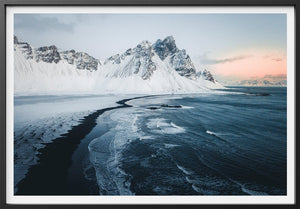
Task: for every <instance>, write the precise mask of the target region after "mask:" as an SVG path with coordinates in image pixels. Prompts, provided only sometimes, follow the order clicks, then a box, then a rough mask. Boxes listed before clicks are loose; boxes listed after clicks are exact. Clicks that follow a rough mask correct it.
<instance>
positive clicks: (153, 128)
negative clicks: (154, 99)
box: [147, 118, 185, 134]
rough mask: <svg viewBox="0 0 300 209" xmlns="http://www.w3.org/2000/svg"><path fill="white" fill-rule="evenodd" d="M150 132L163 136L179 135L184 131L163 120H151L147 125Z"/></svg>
mask: <svg viewBox="0 0 300 209" xmlns="http://www.w3.org/2000/svg"><path fill="white" fill-rule="evenodd" d="M147 127H148V128H149V129H150V132H154V133H159V134H161V133H163V134H179V133H184V132H185V129H184V128H182V127H180V126H178V125H176V124H175V123H173V122H167V120H166V119H165V118H152V119H150V120H149V122H148V123H147Z"/></svg>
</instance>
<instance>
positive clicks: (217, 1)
mask: <svg viewBox="0 0 300 209" xmlns="http://www.w3.org/2000/svg"><path fill="white" fill-rule="evenodd" d="M8 6H62V7H64V6H126V7H134V6H162V7H163V6H204V7H205V6H225V7H226V6H293V7H294V9H295V33H296V34H295V113H296V117H295V141H296V139H297V138H296V136H297V134H296V131H297V128H298V126H297V118H298V117H297V111H296V107H297V101H298V100H299V97H298V99H297V94H299V92H300V90H299V86H300V84H299V83H298V84H297V82H296V81H297V78H298V77H299V74H297V71H296V66H297V63H298V64H299V60H300V57H299V53H298V54H297V49H298V48H299V47H300V46H299V44H300V41H299V39H298V36H299V34H300V15H299V12H298V11H300V1H299V0H185V1H183V0H142V1H141V0H123V1H122V0H1V3H0V28H1V31H0V65H1V68H0V69H1V70H0V95H1V99H0V107H1V109H0V118H1V120H0V123H1V126H0V158H1V159H0V163H1V165H0V202H1V203H0V208H116V207H128V208H132V207H134V208H140V207H143V208H150V207H165V208H173V207H181V208H184V207H194V208H196V207H197V208H198V207H199V208H300V205H299V201H300V199H299V182H300V180H298V181H297V174H299V173H300V172H299V166H298V164H299V162H300V160H299V159H298V158H299V155H298V156H297V150H300V148H299V143H296V142H295V144H296V147H295V162H296V163H295V171H296V173H295V177H296V179H295V200H296V201H295V204H292V205H257V204H255V205H213V204H212V205H155V206H153V205H9V204H7V203H6V95H7V94H6V56H7V55H6V8H7V7H8ZM298 80H299V78H298ZM298 112H299V111H298Z"/></svg>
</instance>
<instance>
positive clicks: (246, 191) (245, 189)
mask: <svg viewBox="0 0 300 209" xmlns="http://www.w3.org/2000/svg"><path fill="white" fill-rule="evenodd" d="M241 189H242V191H243V192H245V193H247V194H250V195H260V196H262V195H269V194H268V193H266V192H259V191H254V190H250V189H247V188H245V187H244V186H241Z"/></svg>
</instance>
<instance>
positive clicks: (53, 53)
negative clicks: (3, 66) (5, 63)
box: [14, 36, 101, 71]
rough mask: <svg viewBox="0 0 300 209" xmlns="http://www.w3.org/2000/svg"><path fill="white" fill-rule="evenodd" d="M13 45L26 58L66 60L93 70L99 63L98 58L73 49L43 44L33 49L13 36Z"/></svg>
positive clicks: (82, 67)
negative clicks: (60, 49)
mask: <svg viewBox="0 0 300 209" xmlns="http://www.w3.org/2000/svg"><path fill="white" fill-rule="evenodd" d="M14 47H15V50H16V48H19V49H21V51H22V52H23V53H24V54H25V56H26V58H27V59H35V61H36V62H41V61H42V62H46V63H58V62H60V61H61V60H66V61H67V62H68V63H69V64H72V65H76V68H77V69H80V70H84V69H85V70H89V71H95V70H97V69H98V65H101V63H100V61H99V60H98V59H95V58H94V57H92V56H90V55H88V54H87V53H85V52H75V50H69V51H59V50H58V48H57V47H56V46H54V45H51V46H43V47H39V48H36V49H33V48H32V47H31V46H30V45H29V44H28V43H26V42H22V41H19V40H18V38H17V37H16V36H14Z"/></svg>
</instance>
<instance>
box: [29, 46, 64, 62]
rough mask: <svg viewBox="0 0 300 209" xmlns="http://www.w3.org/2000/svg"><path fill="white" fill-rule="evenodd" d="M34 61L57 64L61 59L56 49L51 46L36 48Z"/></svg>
mask: <svg viewBox="0 0 300 209" xmlns="http://www.w3.org/2000/svg"><path fill="white" fill-rule="evenodd" d="M35 60H36V61H37V62H40V61H43V62H47V63H53V62H54V63H58V62H59V61H60V60H61V58H60V54H59V52H58V51H57V47H56V46H54V45H52V46H43V47H39V48H37V49H36V50H35Z"/></svg>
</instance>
